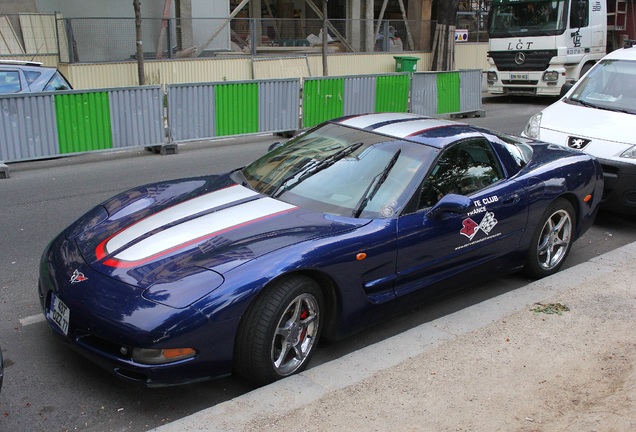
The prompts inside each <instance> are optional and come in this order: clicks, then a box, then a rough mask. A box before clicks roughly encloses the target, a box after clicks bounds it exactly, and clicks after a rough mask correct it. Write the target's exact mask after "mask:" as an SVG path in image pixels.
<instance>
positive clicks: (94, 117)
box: [0, 86, 165, 162]
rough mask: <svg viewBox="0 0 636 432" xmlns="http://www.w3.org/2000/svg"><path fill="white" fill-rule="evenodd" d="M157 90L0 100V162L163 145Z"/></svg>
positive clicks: (160, 93)
mask: <svg viewBox="0 0 636 432" xmlns="http://www.w3.org/2000/svg"><path fill="white" fill-rule="evenodd" d="M164 136H165V134H164V123H163V91H162V89H161V87H160V86H143V87H131V88H115V89H104V90H96V91H73V90H72V91H63V92H55V93H32V94H25V95H2V96H0V161H3V162H15V161H23V160H30V159H42V158H48V157H52V156H60V155H67V154H73V153H84V152H90V151H97V150H109V149H116V148H126V147H138V146H155V145H161V144H164V142H165V138H164Z"/></svg>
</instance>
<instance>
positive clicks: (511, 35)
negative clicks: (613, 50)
mask: <svg viewBox="0 0 636 432" xmlns="http://www.w3.org/2000/svg"><path fill="white" fill-rule="evenodd" d="M606 8H607V6H606V2H605V0H493V2H492V7H491V10H490V18H489V32H488V33H489V51H488V64H489V68H488V71H487V82H488V92H489V93H490V94H493V95H496V94H525V95H545V96H557V95H559V91H560V89H561V86H562V85H563V84H565V83H566V82H568V81H569V82H572V81H576V80H578V79H579V78H580V77H581V76H583V75H584V74H585V72H587V70H589V68H590V67H591V66H592V65H594V63H595V62H596V61H598V60H599V59H601V58H602V57H603V56H604V55H605V51H606V43H607V9H606Z"/></svg>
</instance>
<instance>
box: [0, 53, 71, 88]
mask: <svg viewBox="0 0 636 432" xmlns="http://www.w3.org/2000/svg"><path fill="white" fill-rule="evenodd" d="M72 88H73V87H71V84H70V83H69V82H68V80H67V79H66V78H65V77H64V75H62V73H61V72H60V71H59V70H57V68H54V67H46V66H42V63H37V62H26V61H16V60H0V94H7V93H33V92H44V91H56V90H71V89H72Z"/></svg>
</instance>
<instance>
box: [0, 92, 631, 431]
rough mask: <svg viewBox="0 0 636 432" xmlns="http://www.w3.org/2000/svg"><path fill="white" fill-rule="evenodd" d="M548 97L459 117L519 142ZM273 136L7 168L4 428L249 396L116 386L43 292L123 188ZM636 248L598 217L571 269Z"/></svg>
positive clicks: (327, 350) (2, 265) (257, 151)
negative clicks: (67, 342)
mask: <svg viewBox="0 0 636 432" xmlns="http://www.w3.org/2000/svg"><path fill="white" fill-rule="evenodd" d="M551 102H552V101H551V100H548V99H522V98H519V99H508V98H496V99H488V100H486V101H485V103H484V109H485V110H486V116H485V117H481V118H467V119H462V121H467V122H469V123H473V124H478V125H481V126H485V127H489V128H492V129H495V130H499V131H502V132H507V133H512V134H516V133H519V132H520V131H521V129H522V128H523V127H524V125H525V123H526V121H527V119H528V118H529V117H530V116H531V115H532V114H534V113H535V112H537V111H539V110H540V109H541V108H542V107H544V106H546V105H547V104H549V103H551ZM276 140H279V138H277V137H273V136H271V135H268V136H258V137H256V136H252V137H244V138H240V139H230V140H223V141H215V142H213V143H190V144H185V145H181V146H180V147H179V153H178V154H177V155H168V156H158V155H153V154H151V153H150V152H146V151H144V150H138V151H125V152H121V153H106V154H95V155H83V156H77V157H70V158H61V159H57V160H48V161H39V162H27V163H19V164H11V165H10V168H11V178H10V179H5V180H0V346H2V351H3V354H4V357H5V367H6V370H5V382H4V386H3V389H2V393H1V394H0V431H23V430H24V431H27V430H28V431H47V432H50V431H66V430H79V431H143V430H148V429H151V428H154V427H156V426H159V425H161V424H164V423H167V422H170V421H172V420H175V419H178V418H181V417H183V416H186V415H188V414H191V413H194V412H196V411H199V410H202V409H204V408H207V407H210V406H212V405H215V404H217V403H219V402H222V401H226V400H229V399H231V398H233V397H235V396H237V395H240V394H242V393H244V392H246V391H249V390H251V389H252V388H251V387H250V386H248V385H246V384H245V383H243V382H241V381H239V380H238V379H235V378H225V379H220V380H216V381H210V382H205V383H200V384H196V385H188V386H182V387H172V388H162V389H145V388H141V387H137V386H134V385H131V384H127V383H124V382H122V381H119V380H117V379H115V378H113V377H111V376H110V375H109V374H107V373H105V372H104V371H102V370H101V369H99V368H97V367H96V366H94V365H92V364H91V363H89V362H88V361H86V360H84V359H83V358H82V357H80V356H79V355H78V354H76V353H75V352H73V351H71V350H70V349H68V348H67V347H65V346H63V345H62V344H61V343H59V341H58V340H56V339H55V338H53V337H52V335H51V332H50V330H49V328H48V325H47V324H46V323H45V322H44V321H43V317H42V315H41V311H40V306H39V303H38V299H37V295H36V284H37V267H38V261H39V259H40V254H41V252H42V250H43V248H44V247H45V245H46V243H47V242H48V241H49V240H51V239H52V238H53V236H54V235H55V234H57V233H58V232H59V231H60V230H62V229H63V228H64V227H65V226H67V225H68V224H69V223H70V222H71V221H73V220H74V219H75V218H77V217H78V216H79V215H81V214H82V213H84V212H85V211H86V210H88V209H90V208H91V207H93V206H94V205H95V204H97V203H99V202H101V201H103V200H104V199H106V198H108V197H110V196H112V195H114V194H115V193H117V192H119V191H122V190H125V189H127V188H130V187H133V186H136V185H139V184H142V183H147V182H152V181H157V180H165V179H171V178H178V177H185V176H195V175H203V174H208V173H219V172H223V171H226V170H227V169H229V168H232V167H236V166H241V165H243V164H245V163H247V162H248V161H250V160H252V159H254V158H255V157H257V156H259V155H261V154H263V153H264V152H265V151H266V149H267V147H268V146H269V144H271V143H272V142H274V141H276ZM634 241H636V222H634V221H633V220H631V219H630V218H627V217H621V216H617V215H613V214H603V213H602V214H601V215H600V216H599V218H598V219H597V222H596V224H595V226H594V227H593V228H592V230H591V231H590V232H588V233H587V234H586V235H585V236H584V237H583V238H582V239H580V240H579V241H578V242H577V243H575V245H574V247H573V250H572V254H571V255H570V257H569V259H568V261H567V263H566V265H567V266H572V265H575V264H577V263H580V262H583V261H586V260H589V259H590V258H592V257H594V256H597V255H600V254H603V253H605V252H607V251H610V250H613V249H615V248H617V247H619V246H622V245H624V244H627V243H631V242H634ZM527 283H528V280H527V279H525V278H524V277H522V276H518V275H512V276H508V277H505V278H500V279H496V280H494V281H490V282H488V283H484V284H480V285H479V286H475V287H472V288H470V289H468V290H466V291H464V292H461V293H458V294H456V295H453V296H452V297H448V298H445V299H442V300H439V301H437V302H435V303H432V304H427V305H424V306H422V307H420V308H417V309H414V310H412V311H408V312H406V313H404V314H403V315H402V316H400V317H397V318H395V319H393V320H391V321H389V322H387V323H384V324H382V325H379V326H376V327H374V328H372V329H369V330H367V331H365V332H363V333H360V334H358V335H356V336H355V337H352V338H348V339H346V340H344V341H341V342H338V343H332V344H323V345H322V346H321V347H320V349H319V351H318V353H317V355H316V356H315V357H314V359H313V361H312V364H314V365H315V364H320V363H323V362H326V361H329V360H332V359H334V358H338V357H340V356H342V355H344V354H346V353H349V352H351V351H354V350H357V349H359V348H361V347H364V346H367V345H369V344H372V343H375V342H377V341H380V340H383V339H385V338H387V337H390V336H392V335H395V334H398V333H401V332H403V331H405V330H407V329H409V328H412V327H413V326H415V325H418V324H421V323H424V322H428V321H430V320H432V319H435V318H437V317H440V316H444V315H446V314H449V313H452V312H453V311H456V310H459V309H462V308H465V307H466V306H468V305H472V304H476V303H479V302H481V301H483V300H484V299H488V298H493V297H496V296H498V295H500V294H502V293H506V292H510V291H513V290H514V289H515V288H518V287H521V286H524V285H526V284H527Z"/></svg>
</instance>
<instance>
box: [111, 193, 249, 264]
mask: <svg viewBox="0 0 636 432" xmlns="http://www.w3.org/2000/svg"><path fill="white" fill-rule="evenodd" d="M255 195H258V193H257V192H254V191H253V190H251V189H248V188H246V187H243V186H239V185H236V186H231V187H228V188H225V189H220V190H217V191H214V192H212V193H208V194H205V195H201V196H199V197H196V198H193V199H191V200H188V201H185V202H183V203H181V204H177V205H175V206H173V207H169V208H167V209H165V210H162V211H160V212H158V213H155V214H154V215H152V216H149V217H147V218H146V219H142V220H140V221H139V222H137V223H135V224H133V225H131V226H129V227H128V228H126V229H124V230H123V231H121V232H119V233H118V234H117V235H115V236H114V237H113V238H112V239H110V240H109V241H108V243H107V244H106V251H107V253H110V252H114V251H116V250H117V249H119V248H120V247H122V246H124V245H126V244H128V243H129V242H131V241H133V240H135V239H136V238H139V237H141V236H143V235H146V234H147V233H149V232H151V231H153V230H155V229H157V228H159V227H162V226H164V225H166V224H168V223H170V222H174V221H177V220H179V219H183V218H186V217H188V216H192V215H193V214H196V213H200V212H202V211H206V210H210V209H212V208H214V207H219V206H222V205H225V204H229V203H232V202H234V201H238V200H241V199H245V198H249V197H251V196H255Z"/></svg>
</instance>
